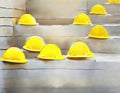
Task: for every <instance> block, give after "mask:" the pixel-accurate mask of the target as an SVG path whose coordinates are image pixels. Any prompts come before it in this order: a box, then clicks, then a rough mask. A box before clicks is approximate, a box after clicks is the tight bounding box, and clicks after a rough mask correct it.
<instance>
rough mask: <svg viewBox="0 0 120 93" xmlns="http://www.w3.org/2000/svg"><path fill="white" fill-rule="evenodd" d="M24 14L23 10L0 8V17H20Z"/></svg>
mask: <svg viewBox="0 0 120 93" xmlns="http://www.w3.org/2000/svg"><path fill="white" fill-rule="evenodd" d="M24 13H26V11H25V10H17V9H5V8H0V17H3V18H4V17H17V18H18V17H20V16H21V15H23V14H24Z"/></svg>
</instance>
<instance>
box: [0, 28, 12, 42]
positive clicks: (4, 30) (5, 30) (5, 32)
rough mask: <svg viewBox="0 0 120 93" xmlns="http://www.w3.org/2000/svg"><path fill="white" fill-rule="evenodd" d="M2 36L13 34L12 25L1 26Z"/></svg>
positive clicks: (0, 33)
mask: <svg viewBox="0 0 120 93" xmlns="http://www.w3.org/2000/svg"><path fill="white" fill-rule="evenodd" d="M0 36H13V27H12V26H0ZM0 41H1V40H0Z"/></svg>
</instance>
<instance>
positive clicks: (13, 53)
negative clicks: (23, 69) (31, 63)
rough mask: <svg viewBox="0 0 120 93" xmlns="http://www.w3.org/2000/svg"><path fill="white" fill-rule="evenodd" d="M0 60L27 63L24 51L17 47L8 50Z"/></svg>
mask: <svg viewBox="0 0 120 93" xmlns="http://www.w3.org/2000/svg"><path fill="white" fill-rule="evenodd" d="M0 60H2V61H5V62H11V63H26V62H27V59H26V58H25V55H24V53H23V51H22V50H20V49H19V48H17V47H11V48H8V49H7V50H6V51H5V52H4V53H3V55H2V57H1V58H0Z"/></svg>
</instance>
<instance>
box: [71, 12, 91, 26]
mask: <svg viewBox="0 0 120 93" xmlns="http://www.w3.org/2000/svg"><path fill="white" fill-rule="evenodd" d="M73 24H77V25H90V24H91V20H90V18H89V17H88V16H87V15H86V14H84V13H81V14H78V15H77V16H76V18H75V19H74V22H73Z"/></svg>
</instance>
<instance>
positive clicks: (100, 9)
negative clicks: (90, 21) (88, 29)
mask: <svg viewBox="0 0 120 93" xmlns="http://www.w3.org/2000/svg"><path fill="white" fill-rule="evenodd" d="M90 13H91V14H97V15H105V14H107V11H106V9H105V7H104V6H102V5H100V4H97V5H95V6H93V8H92V9H91V11H90Z"/></svg>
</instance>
